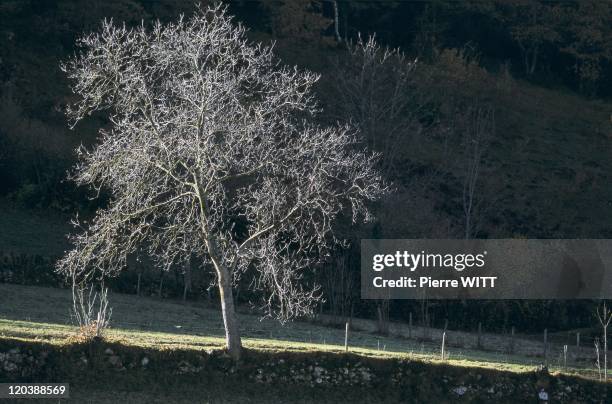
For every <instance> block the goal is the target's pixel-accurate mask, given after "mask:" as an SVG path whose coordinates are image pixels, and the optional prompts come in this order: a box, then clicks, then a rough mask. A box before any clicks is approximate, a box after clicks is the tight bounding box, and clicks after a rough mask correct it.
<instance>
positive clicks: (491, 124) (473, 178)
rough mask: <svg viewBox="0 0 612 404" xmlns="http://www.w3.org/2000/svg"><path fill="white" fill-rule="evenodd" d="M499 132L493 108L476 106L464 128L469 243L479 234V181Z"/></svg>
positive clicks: (465, 234) (465, 215)
mask: <svg viewBox="0 0 612 404" xmlns="http://www.w3.org/2000/svg"><path fill="white" fill-rule="evenodd" d="M494 130H495V115H494V112H493V109H492V108H491V107H482V106H475V107H473V108H471V109H470V111H468V113H467V122H466V125H465V127H464V128H463V148H464V158H465V164H464V179H463V193H462V206H463V214H464V219H465V233H464V236H465V238H466V239H470V238H472V237H473V236H474V235H475V234H476V233H477V231H478V222H477V215H478V214H479V212H478V210H479V208H480V207H481V206H480V204H481V203H482V198H481V195H479V194H478V192H479V187H478V183H479V177H480V171H481V168H482V158H483V154H484V152H485V151H486V149H487V147H488V145H489V141H490V139H491V137H492V135H493V133H494Z"/></svg>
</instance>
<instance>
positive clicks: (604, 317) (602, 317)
mask: <svg viewBox="0 0 612 404" xmlns="http://www.w3.org/2000/svg"><path fill="white" fill-rule="evenodd" d="M596 313H597V319H598V320H599V324H600V325H601V328H602V331H603V351H604V380H608V325H610V321H611V320H612V312H610V309H608V306H607V305H606V302H605V301H604V302H603V305H602V306H601V307H597V311H596ZM598 356H599V355H598ZM597 360H598V362H599V358H598V359H597Z"/></svg>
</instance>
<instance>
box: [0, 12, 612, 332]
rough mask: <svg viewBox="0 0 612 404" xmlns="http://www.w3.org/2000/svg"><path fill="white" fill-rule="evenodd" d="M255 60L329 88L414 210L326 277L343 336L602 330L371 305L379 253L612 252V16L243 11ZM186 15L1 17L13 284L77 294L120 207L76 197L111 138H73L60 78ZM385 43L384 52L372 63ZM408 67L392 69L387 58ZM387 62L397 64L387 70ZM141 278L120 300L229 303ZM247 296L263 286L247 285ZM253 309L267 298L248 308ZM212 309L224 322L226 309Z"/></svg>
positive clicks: (516, 307) (588, 321) (333, 102)
mask: <svg viewBox="0 0 612 404" xmlns="http://www.w3.org/2000/svg"><path fill="white" fill-rule="evenodd" d="M228 6H229V9H230V12H231V13H232V14H234V15H235V16H236V18H237V20H239V21H241V22H243V23H244V24H245V25H246V26H247V27H248V28H249V29H250V33H249V35H250V36H251V38H252V39H253V40H255V41H262V42H270V41H275V42H276V45H275V46H276V53H277V55H278V57H279V58H280V59H281V60H282V62H283V63H286V64H291V65H298V66H300V67H302V68H307V69H310V70H313V71H316V72H318V73H320V74H321V80H320V82H319V84H318V87H317V92H318V97H319V100H320V103H321V107H322V109H323V111H324V112H323V113H322V114H321V115H320V117H319V118H320V119H321V120H322V121H323V122H329V121H337V120H340V121H352V122H353V123H355V124H356V125H358V126H359V127H360V128H361V134H362V140H363V142H364V143H365V144H367V145H368V146H369V147H371V148H372V149H374V150H376V151H378V152H380V153H382V156H383V160H382V163H381V167H380V168H381V170H383V172H384V173H385V175H386V177H387V178H389V179H390V180H391V181H393V183H394V186H395V188H396V192H395V193H394V194H393V195H392V196H391V197H390V198H388V199H386V200H384V201H383V202H381V203H380V204H379V205H377V206H376V208H375V209H376V212H377V216H378V218H377V221H376V222H374V223H372V224H368V225H367V226H362V227H359V228H356V227H350V226H349V221H348V220H347V221H346V222H342V223H339V225H338V231H339V232H340V233H341V234H343V235H344V236H345V237H346V238H348V239H350V240H351V241H352V245H351V246H350V247H348V248H342V249H341V248H339V249H338V251H337V253H336V254H335V255H334V256H333V257H330V258H329V260H328V263H327V264H325V265H323V266H322V267H320V268H314V271H313V276H314V277H315V279H316V280H317V281H318V282H319V283H320V284H321V285H322V287H323V291H324V293H325V297H326V302H325V303H324V304H323V305H322V306H321V307H320V309H319V310H320V311H321V312H322V313H326V314H332V315H335V316H337V317H338V318H342V319H344V318H347V317H350V316H360V317H369V318H376V319H378V321H379V324H380V330H381V331H382V332H384V331H385V327H386V326H385V324H386V322H387V320H389V319H392V320H398V321H407V318H408V316H409V315H410V313H413V315H414V318H415V321H418V322H421V323H424V324H429V325H433V326H441V325H442V324H444V323H445V322H446V321H448V325H449V328H456V329H475V328H476V327H477V325H478V323H479V322H483V323H485V324H487V327H488V329H489V330H491V331H505V330H508V329H509V327H511V326H515V327H517V329H518V330H522V331H524V332H529V331H539V330H541V329H542V328H544V327H547V328H549V329H551V330H565V329H572V328H580V327H589V326H591V325H594V324H595V323H596V320H595V319H594V314H593V313H594V308H595V306H596V304H597V302H592V301H572V302H563V301H490V302H489V301H487V302H466V301H418V302H417V301H364V300H361V299H360V296H359V293H360V288H359V240H360V239H361V238H612V215H611V212H612V163H611V159H610V156H611V152H612V101H611V98H612V2H610V1H604V0H567V1H562V2H550V1H546V2H544V1H537V0H506V1H501V0H496V1H487V2H484V1H464V2H458V1H451V0H431V1H401V2H393V1H372V2H368V1H351V2H349V1H310V0H292V1H272V0H253V1H231V2H228ZM192 10H193V5H192V3H191V2H189V1H178V0H140V1H139V0H107V1H86V0H55V1H51V0H41V1H36V0H0V254H2V255H1V259H2V261H1V262H0V281H4V282H16V283H27V284H46V285H55V286H59V285H61V284H62V281H61V279H59V278H58V277H57V276H56V275H55V274H54V273H53V262H54V260H55V259H56V258H57V257H58V256H59V255H61V254H62V252H63V251H64V249H65V248H66V245H65V241H64V240H65V238H64V236H65V235H66V233H68V232H69V231H70V230H71V228H70V226H69V225H68V222H69V219H70V217H72V216H74V214H76V213H77V212H78V214H79V215H80V216H81V217H87V216H88V215H91V213H92V212H93V211H94V210H95V209H96V208H97V207H98V206H101V205H103V204H104V203H105V198H104V197H102V198H101V199H96V200H92V199H90V196H92V195H90V194H89V193H88V192H89V191H88V190H86V189H78V188H76V187H75V185H74V184H73V183H71V182H69V181H67V180H66V172H67V170H68V169H69V168H70V167H71V166H72V165H73V164H74V162H75V155H74V153H73V150H74V149H75V147H76V146H78V145H79V144H81V143H82V144H85V145H90V144H92V143H93V142H94V141H95V139H96V134H97V131H98V129H99V128H100V127H103V126H104V125H105V124H106V122H105V121H104V118H103V117H99V116H95V117H93V118H92V119H90V120H88V121H87V122H85V123H83V124H80V125H79V126H78V127H77V128H75V130H72V131H71V130H68V128H67V124H66V120H65V118H64V115H63V112H62V111H63V108H64V106H65V105H66V104H67V103H68V102H69V101H70V99H71V93H70V90H69V83H68V82H67V80H66V78H65V77H64V75H63V74H62V73H61V72H60V69H59V64H60V62H61V61H62V60H66V58H67V57H69V56H70V55H71V54H73V53H74V52H75V50H76V49H75V40H76V38H77V37H78V36H80V35H81V34H82V33H85V32H90V31H92V30H96V29H97V27H98V26H99V23H100V21H101V20H102V19H103V18H113V19H114V20H115V21H125V23H126V24H128V25H134V24H140V23H141V21H144V23H145V24H147V23H148V22H150V21H153V20H155V19H160V20H161V21H171V20H174V19H176V18H177V17H178V16H179V14H181V13H185V14H187V15H188V14H189V13H190V12H192ZM374 34H375V35H376V41H377V43H378V46H380V47H377V45H373V44H371V46H370V47H367V46H365V47H360V46H359V45H358V41H359V38H360V37H361V38H362V41H363V42H367V41H368V38H369V37H370V36H372V35H374ZM386 47H389V48H391V49H399V50H395V51H388V52H386V51H385V48H386ZM385 52H386V53H385ZM192 267H193V269H192V268H186V267H181V268H178V267H177V268H174V269H173V270H172V271H170V272H168V273H163V272H162V271H161V270H160V269H157V268H155V266H154V265H152V264H151V263H149V262H148V260H147V259H146V257H138V258H136V257H135V258H134V260H133V262H132V265H130V267H129V268H128V270H127V271H126V272H124V274H122V275H121V276H120V277H119V278H117V279H114V280H112V287H113V289H114V290H116V291H121V292H126V293H139V294H143V295H158V296H161V297H174V298H184V299H197V300H208V301H210V302H214V301H216V299H215V298H214V294H215V293H216V291H215V290H214V289H213V288H210V287H209V285H210V281H211V280H210V279H208V278H207V275H206V274H205V273H204V271H199V270H197V263H192ZM244 286H246V285H244ZM238 289H239V290H238V293H237V299H238V300H239V302H241V303H248V302H250V301H252V300H254V299H256V297H257V296H254V295H253V294H252V292H248V291H247V288H246V287H244V288H242V287H240V285H239V288H238ZM211 304H212V303H211Z"/></svg>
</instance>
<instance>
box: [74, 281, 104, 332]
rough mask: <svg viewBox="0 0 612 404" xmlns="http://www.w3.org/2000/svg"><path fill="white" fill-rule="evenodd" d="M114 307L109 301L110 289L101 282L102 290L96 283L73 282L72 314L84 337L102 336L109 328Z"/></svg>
mask: <svg viewBox="0 0 612 404" xmlns="http://www.w3.org/2000/svg"><path fill="white" fill-rule="evenodd" d="M112 313H113V309H112V308H111V307H110V306H109V302H108V289H107V288H105V287H104V282H101V283H100V291H99V292H98V291H96V290H95V286H94V285H89V286H87V285H83V284H81V283H79V282H78V281H77V280H76V279H73V282H72V315H73V316H74V319H75V321H76V323H77V325H78V326H79V333H80V335H81V336H82V337H84V338H87V339H90V338H102V336H103V335H104V331H105V330H106V329H107V328H108V326H109V323H110V318H111V315H112Z"/></svg>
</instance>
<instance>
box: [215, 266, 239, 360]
mask: <svg viewBox="0 0 612 404" xmlns="http://www.w3.org/2000/svg"><path fill="white" fill-rule="evenodd" d="M217 274H218V275H219V295H220V298H221V312H222V313H223V324H224V325H225V345H226V348H227V352H228V353H229V354H230V355H231V357H232V358H233V359H234V360H236V361H237V360H239V359H240V354H241V351H242V342H241V341H240V330H239V328H238V318H237V317H236V308H235V307H234V296H233V292H232V282H231V280H230V274H229V273H228V271H227V268H225V267H223V266H220V265H219V266H217Z"/></svg>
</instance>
